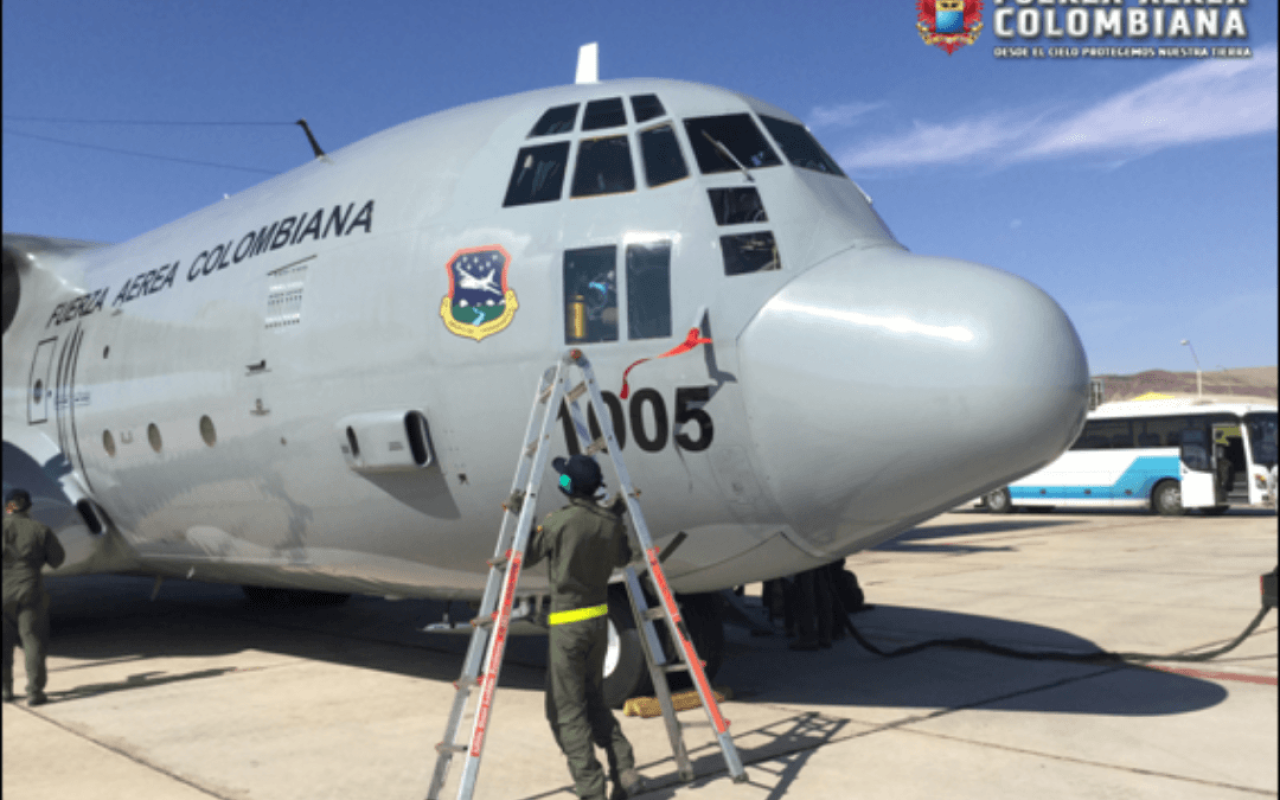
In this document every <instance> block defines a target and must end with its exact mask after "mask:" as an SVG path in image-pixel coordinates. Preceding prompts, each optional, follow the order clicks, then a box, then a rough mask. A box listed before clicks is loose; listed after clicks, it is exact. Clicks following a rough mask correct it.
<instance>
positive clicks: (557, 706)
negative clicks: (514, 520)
mask: <svg viewBox="0 0 1280 800" xmlns="http://www.w3.org/2000/svg"><path fill="white" fill-rule="evenodd" d="M552 466H554V467H555V469H556V471H557V472H559V473H560V491H561V492H563V493H565V494H566V495H568V496H569V505H567V506H565V507H564V508H562V509H560V510H559V511H556V512H553V513H551V514H549V515H548V516H547V518H546V520H544V521H543V523H542V525H539V526H538V528H537V529H536V530H535V531H534V532H533V536H532V538H531V539H530V542H529V547H528V550H527V553H526V558H527V561H526V565H527V566H533V565H534V564H537V563H538V562H540V561H542V560H543V559H546V561H547V577H548V579H549V581H550V584H551V615H550V617H549V618H548V622H549V623H550V625H551V635H550V637H549V639H550V641H549V644H548V655H547V699H546V710H547V721H548V722H550V723H551V731H552V733H554V734H555V737H556V743H557V744H559V745H560V749H561V750H562V751H564V754H565V757H566V758H567V759H568V760H569V772H570V773H571V774H572V775H573V780H574V784H575V789H576V790H577V793H578V796H579V797H581V798H589V800H604V798H605V791H604V790H605V776H604V773H603V771H602V770H601V767H600V762H599V761H597V760H596V756H595V752H594V750H593V749H592V743H594V744H596V745H598V746H599V747H601V748H603V749H604V750H605V752H606V753H607V754H608V758H609V774H610V777H611V778H612V779H613V781H614V785H615V788H614V793H613V798H615V800H616V799H617V798H625V797H628V796H633V795H635V794H636V793H637V792H639V791H642V790H643V788H644V787H643V784H644V782H643V780H642V779H641V777H640V775H639V773H637V772H636V770H635V756H634V754H633V753H632V750H631V744H630V743H629V742H628V741H627V738H626V736H624V735H623V733H622V728H621V727H620V726H619V725H618V721H617V720H616V719H614V717H613V712H612V711H610V710H609V707H608V706H607V705H605V702H604V694H603V686H602V684H603V675H604V657H605V650H606V649H607V648H608V629H607V625H608V613H609V605H608V584H609V576H610V575H611V574H612V573H613V570H614V568H615V567H622V566H625V565H626V564H627V562H629V561H630V560H631V548H630V547H629V545H628V544H627V529H626V526H624V525H623V524H622V520H621V519H619V516H618V512H617V511H615V510H614V509H616V508H617V504H615V505H614V506H613V507H611V508H608V509H606V508H603V507H601V506H600V505H599V504H598V503H596V502H595V500H594V499H592V498H593V496H594V495H595V493H596V491H597V490H598V489H599V488H600V487H602V486H603V485H604V481H603V479H602V478H601V475H600V466H599V465H598V464H596V462H595V460H594V459H592V458H590V457H588V456H582V455H576V456H573V457H572V458H569V459H568V460H565V459H563V458H557V459H555V460H554V461H553V462H552Z"/></svg>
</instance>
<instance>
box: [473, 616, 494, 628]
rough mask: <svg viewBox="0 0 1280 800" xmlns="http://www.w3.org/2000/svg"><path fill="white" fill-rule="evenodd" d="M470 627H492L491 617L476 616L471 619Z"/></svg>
mask: <svg viewBox="0 0 1280 800" xmlns="http://www.w3.org/2000/svg"><path fill="white" fill-rule="evenodd" d="M471 627H473V628H492V627H493V617H476V618H475V619H473V620H471Z"/></svg>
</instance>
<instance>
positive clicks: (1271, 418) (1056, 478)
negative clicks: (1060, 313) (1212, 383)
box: [980, 400, 1276, 515]
mask: <svg viewBox="0 0 1280 800" xmlns="http://www.w3.org/2000/svg"><path fill="white" fill-rule="evenodd" d="M1275 481H1276V407H1275V406H1262V405H1246V404H1240V403H1208V404H1196V402H1195V401H1194V400H1151V401H1138V402H1127V403H1110V404H1106V405H1102V406H1099V407H1098V408H1097V409H1096V410H1094V411H1091V412H1090V413H1089V417H1088V420H1087V421H1086V423H1085V426H1084V429H1083V430H1082V431H1081V433H1080V436H1079V438H1077V439H1076V442H1075V444H1073V445H1072V446H1071V449H1070V450H1068V451H1067V452H1065V453H1063V454H1062V455H1061V456H1060V457H1059V458H1058V459H1057V460H1056V461H1054V462H1052V463H1050V464H1049V465H1048V466H1046V467H1044V468H1043V469H1040V470H1039V471H1037V472H1034V473H1032V474H1030V475H1028V476H1026V477H1025V478H1022V479H1021V480H1019V481H1016V482H1015V483H1012V484H1010V485H1008V486H1006V487H1003V488H1000V489H996V490H995V491H993V492H989V493H987V494H985V495H983V496H982V498H981V501H980V504H981V505H984V506H985V507H986V509H987V510H988V511H990V512H992V513H996V514H1003V513H1008V512H1009V511H1012V510H1014V509H1015V508H1019V507H1025V508H1037V509H1049V508H1053V507H1055V506H1062V507H1064V508H1144V509H1149V510H1151V511H1154V512H1158V513H1160V514H1167V515H1177V514H1182V513H1184V512H1185V511H1186V510H1187V509H1199V510H1201V511H1203V512H1205V513H1208V514H1221V513H1222V512H1224V511H1226V510H1227V509H1228V508H1229V507H1231V506H1233V505H1240V506H1265V505H1271V506H1274V505H1275Z"/></svg>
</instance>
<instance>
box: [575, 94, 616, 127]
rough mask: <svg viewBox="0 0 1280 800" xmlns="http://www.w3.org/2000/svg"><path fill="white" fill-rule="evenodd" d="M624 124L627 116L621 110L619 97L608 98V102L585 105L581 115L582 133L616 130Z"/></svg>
mask: <svg viewBox="0 0 1280 800" xmlns="http://www.w3.org/2000/svg"><path fill="white" fill-rule="evenodd" d="M626 124H627V115H626V113H625V112H624V111H623V110H622V98H621V97H610V98H609V99H608V100H592V101H591V102H590V103H587V111H586V113H585V114H583V115H582V129H583V130H584V131H595V130H600V129H601V128H617V127H620V126H622V125H626Z"/></svg>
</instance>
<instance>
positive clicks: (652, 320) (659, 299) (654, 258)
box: [627, 241, 671, 339]
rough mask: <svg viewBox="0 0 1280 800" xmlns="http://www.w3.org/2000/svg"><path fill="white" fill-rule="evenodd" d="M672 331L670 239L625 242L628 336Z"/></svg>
mask: <svg viewBox="0 0 1280 800" xmlns="http://www.w3.org/2000/svg"><path fill="white" fill-rule="evenodd" d="M670 335H671V242H670V241H661V242H647V243H645V244H632V245H628V246H627V338H629V339H661V338H664V337H667V336H670Z"/></svg>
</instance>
